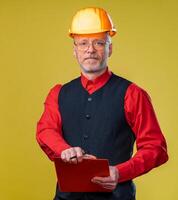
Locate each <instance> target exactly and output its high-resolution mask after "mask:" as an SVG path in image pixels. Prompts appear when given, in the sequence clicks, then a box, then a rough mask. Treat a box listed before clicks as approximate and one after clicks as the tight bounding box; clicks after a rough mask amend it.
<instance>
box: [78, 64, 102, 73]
mask: <svg viewBox="0 0 178 200" xmlns="http://www.w3.org/2000/svg"><path fill="white" fill-rule="evenodd" d="M81 67H82V69H83V70H84V72H86V73H95V72H100V71H102V70H103V69H104V68H103V67H101V66H91V65H90V66H81Z"/></svg>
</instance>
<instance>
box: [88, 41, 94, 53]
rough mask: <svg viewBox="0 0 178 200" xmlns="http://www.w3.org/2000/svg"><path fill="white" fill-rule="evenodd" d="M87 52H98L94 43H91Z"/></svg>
mask: <svg viewBox="0 0 178 200" xmlns="http://www.w3.org/2000/svg"><path fill="white" fill-rule="evenodd" d="M87 52H88V53H95V52H96V49H95V48H94V46H93V43H90V44H89V47H88V49H87Z"/></svg>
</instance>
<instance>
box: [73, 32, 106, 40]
mask: <svg viewBox="0 0 178 200" xmlns="http://www.w3.org/2000/svg"><path fill="white" fill-rule="evenodd" d="M73 38H74V40H83V39H91V40H95V39H102V40H105V39H106V38H107V33H106V32H104V33H94V34H80V35H78V34H75V35H74V36H73Z"/></svg>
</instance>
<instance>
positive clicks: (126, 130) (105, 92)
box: [55, 74, 135, 200]
mask: <svg viewBox="0 0 178 200" xmlns="http://www.w3.org/2000/svg"><path fill="white" fill-rule="evenodd" d="M130 84H131V82H129V81H128V80H126V79H123V78H121V77H118V76H116V75H114V74H112V76H111V77H110V79H109V81H108V82H107V83H106V84H105V85H104V86H103V87H101V88H100V89H99V90H97V91H95V92H94V93H93V94H91V95H90V94H89V93H88V92H87V91H86V90H85V89H84V88H83V86H82V84H81V80H80V78H77V79H74V80H72V81H71V82H69V83H67V84H65V85H63V87H62V89H61V91H60V93H59V99H58V100H59V110H60V113H61V117H62V130H63V137H64V139H65V141H66V142H67V143H68V144H70V145H71V146H79V147H81V148H82V149H84V151H85V152H86V153H88V154H92V155H95V156H96V157H97V158H106V159H108V160H109V164H110V165H117V164H119V163H123V162H125V161H127V160H129V159H130V158H131V156H132V152H133V144H134V141H135V137H134V133H133V132H132V130H131V128H130V126H129V125H128V123H127V121H126V118H125V111H124V97H125V93H126V90H127V88H128V86H129V85H130ZM58 196H59V197H62V198H64V199H70V200H73V199H76V200H77V199H81V200H83V199H92V200H95V199H112V200H115V199H117V200H133V199H135V198H134V196H135V187H134V184H133V183H132V181H127V182H125V183H120V184H118V186H117V188H116V189H115V190H114V191H113V192H111V193H62V192H60V191H59V190H58V188H57V192H56V198H55V199H56V200H57V199H60V198H58Z"/></svg>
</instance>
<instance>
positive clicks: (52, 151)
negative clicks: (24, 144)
mask: <svg viewBox="0 0 178 200" xmlns="http://www.w3.org/2000/svg"><path fill="white" fill-rule="evenodd" d="M61 87H62V86H61V85H56V86H55V87H53V88H52V89H51V90H50V92H49V94H48V96H47V98H46V100H45V103H44V112H43V114H42V116H41V118H40V120H39V122H38V123H37V133H36V139H37V141H38V143H39V145H40V146H41V148H42V149H43V151H44V152H45V153H46V154H47V156H48V157H49V158H50V159H51V160H54V157H56V156H57V157H59V156H60V154H61V152H62V151H63V150H65V149H67V148H70V146H69V145H68V144H67V143H66V141H65V140H64V139H63V137H62V130H61V127H62V122H61V115H60V112H59V109H58V95H59V92H60V89H61Z"/></svg>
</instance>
